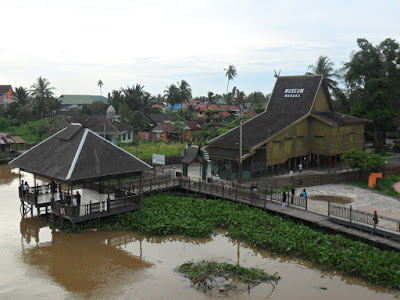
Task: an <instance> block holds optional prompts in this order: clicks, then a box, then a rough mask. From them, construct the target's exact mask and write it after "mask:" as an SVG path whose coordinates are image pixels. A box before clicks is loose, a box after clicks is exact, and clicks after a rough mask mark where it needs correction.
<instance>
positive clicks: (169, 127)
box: [157, 122, 176, 132]
mask: <svg viewBox="0 0 400 300" xmlns="http://www.w3.org/2000/svg"><path fill="white" fill-rule="evenodd" d="M157 125H158V126H160V127H161V129H162V130H164V131H166V132H175V131H176V130H175V128H174V123H172V122H159V123H157Z"/></svg>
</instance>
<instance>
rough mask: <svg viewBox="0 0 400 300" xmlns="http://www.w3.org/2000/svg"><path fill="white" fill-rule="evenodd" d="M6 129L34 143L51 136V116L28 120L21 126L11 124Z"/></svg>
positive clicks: (29, 142)
mask: <svg viewBox="0 0 400 300" xmlns="http://www.w3.org/2000/svg"><path fill="white" fill-rule="evenodd" d="M4 131H5V132H8V133H9V134H11V135H18V136H20V137H22V138H23V139H24V140H25V141H26V142H27V143H28V144H30V145H33V144H36V143H38V142H40V141H42V140H43V139H45V138H47V137H48V136H50V128H49V118H44V119H42V120H38V121H30V122H26V123H25V124H22V125H19V126H9V127H7V128H5V129H4Z"/></svg>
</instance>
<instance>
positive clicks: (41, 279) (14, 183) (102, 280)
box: [0, 166, 400, 300]
mask: <svg viewBox="0 0 400 300" xmlns="http://www.w3.org/2000/svg"><path fill="white" fill-rule="evenodd" d="M23 179H24V180H28V181H29V182H31V183H32V182H33V179H32V177H31V176H29V175H28V174H25V175H24V177H23ZM18 181H19V179H18V170H12V169H11V168H10V166H0V195H1V200H0V213H1V214H0V216H1V217H0V241H1V244H0V253H1V255H0V266H1V272H0V299H47V298H49V299H50V298H51V299H111V298H115V299H191V300H194V299H210V298H211V299H221V297H222V298H229V299H326V300H328V299H333V300H337V299H363V300H368V299H378V298H379V299H400V293H399V292H397V291H391V290H387V289H384V288H382V287H378V286H374V285H370V284H367V283H365V282H363V281H362V280H359V279H357V278H351V277H347V276H342V275H340V274H336V273H334V272H324V271H321V270H319V269H317V268H314V267H313V266H312V264H311V263H309V262H306V261H302V260H299V259H291V258H287V257H282V256H276V255H273V254H272V253H270V252H268V251H264V250H263V251H260V250H258V249H255V248H253V247H251V246H249V245H248V244H246V243H243V242H238V241H236V240H232V239H230V238H228V237H227V236H226V235H225V232H224V231H220V232H217V233H216V234H215V235H214V236H213V237H211V238H208V239H194V238H185V237H181V236H167V237H144V236H142V235H140V234H138V233H135V232H86V233H83V234H66V233H63V232H60V231H57V230H52V229H50V228H49V227H48V226H47V223H45V222H43V221H41V220H39V219H38V218H36V217H35V216H34V217H33V218H31V216H30V214H28V216H27V217H25V218H22V217H21V214H20V202H19V198H18ZM202 259H217V260H220V261H224V260H231V261H235V262H239V263H240V264H241V265H242V266H245V267H259V268H263V269H264V270H265V271H266V272H267V273H270V274H272V273H275V272H277V273H279V275H280V276H281V277H282V279H281V280H280V281H279V283H278V284H277V285H276V288H275V289H274V290H273V288H272V285H270V284H268V283H264V284H260V285H258V286H256V287H253V288H251V289H250V290H248V289H247V288H244V287H241V286H239V289H238V290H237V291H236V292H234V293H232V294H230V295H228V296H227V295H224V294H223V293H222V294H218V292H215V293H212V292H208V293H207V294H206V293H204V292H202V291H198V290H196V289H194V288H193V287H192V286H191V285H190V282H189V280H188V279H186V278H185V277H182V276H181V275H179V274H178V273H176V272H175V271H174V269H175V268H176V267H177V266H179V265H180V264H182V263H183V262H186V261H190V260H194V261H198V260H202Z"/></svg>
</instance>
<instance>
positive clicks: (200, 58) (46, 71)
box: [0, 0, 400, 96]
mask: <svg viewBox="0 0 400 300" xmlns="http://www.w3.org/2000/svg"><path fill="white" fill-rule="evenodd" d="M0 11H2V13H1V25H0V31H1V33H2V42H1V43H0V84H12V85H13V87H17V86H24V87H30V86H31V85H32V83H33V82H34V81H35V79H36V78H37V77H38V76H43V77H45V78H47V79H48V80H49V81H50V82H51V84H52V85H53V86H54V87H55V88H56V94H57V95H61V94H99V93H100V92H99V89H98V87H97V82H98V80H99V79H101V80H102V81H103V82H104V86H103V94H106V93H107V92H110V91H112V90H113V89H119V88H120V87H126V86H127V85H129V86H131V85H133V84H136V83H140V84H142V85H144V86H145V90H146V91H148V92H150V93H152V94H158V93H161V94H162V93H163V92H164V90H165V88H166V86H167V85H170V84H171V83H175V82H177V81H179V80H181V79H185V80H187V81H188V82H189V84H190V85H191V86H192V90H193V95H194V96H202V95H206V93H207V92H208V91H213V92H214V93H223V92H225V91H226V83H227V81H226V77H225V73H224V68H227V67H228V65H229V64H233V65H235V66H236V69H237V73H238V76H237V77H236V78H235V79H234V81H233V82H232V83H231V84H230V85H231V86H232V87H233V86H237V88H239V89H240V90H244V91H245V92H246V93H250V92H252V91H255V90H257V91H262V92H264V93H269V92H271V90H272V88H273V84H274V82H275V79H274V77H273V74H274V70H277V71H278V70H281V75H296V74H304V72H306V71H307V67H308V66H309V65H310V64H312V63H314V62H315V61H316V59H317V58H318V56H319V55H326V56H328V57H330V58H331V59H332V61H334V62H335V65H336V66H337V67H340V66H342V63H343V62H345V61H348V60H349V56H350V54H351V52H352V51H353V50H357V44H356V40H357V38H359V37H363V38H366V39H368V40H369V41H370V42H372V43H373V44H378V43H380V42H381V41H382V40H384V39H385V38H387V37H391V38H394V39H396V40H397V41H398V42H400V26H399V25H400V21H399V17H398V14H399V11H400V1H398V0H392V1H391V0H383V1H376V0H374V1H369V0H362V1H359V0H350V1H349V0H346V1H342V0H335V1H329V2H328V1H320V0H319V1H307V0H303V1H294V0H281V1H276V0H275V1H269V0H268V1H267V0H264V1H262V0H260V1H255V0H254V1H252V0H247V1H244V0H243V1H241V0H229V1H225V0H197V1H192V0H186V1H178V0H176V1H174V0H171V1H170V0H164V1H161V0H137V1H135V0H112V1H111V0H110V1H101V0H96V1H92V0H35V1H32V0H13V1H11V0H0Z"/></svg>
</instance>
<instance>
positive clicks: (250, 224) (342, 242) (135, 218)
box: [78, 195, 400, 289]
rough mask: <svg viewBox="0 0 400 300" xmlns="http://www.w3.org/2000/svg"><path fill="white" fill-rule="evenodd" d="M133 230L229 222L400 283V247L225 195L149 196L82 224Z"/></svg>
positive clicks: (293, 251) (246, 236)
mask: <svg viewBox="0 0 400 300" xmlns="http://www.w3.org/2000/svg"><path fill="white" fill-rule="evenodd" d="M93 227H97V228H100V229H101V230H132V231H138V232H140V233H141V234H144V235H171V234H179V235H185V236H193V237H209V236H210V235H211V234H212V233H213V231H214V230H215V229H217V228H226V229H228V230H229V235H230V236H231V237H232V238H234V239H238V240H243V241H246V242H248V243H249V244H251V245H253V246H255V247H258V248H261V249H269V250H271V251H274V252H276V253H280V254H283V255H288V256H293V257H300V258H303V259H306V260H309V261H312V262H313V263H315V264H316V265H319V266H320V267H321V268H322V269H326V270H338V271H340V272H342V273H343V274H347V275H351V276H359V277H361V278H363V279H364V280H367V281H369V282H371V283H374V284H380V285H384V286H388V287H390V288H397V289H400V271H399V270H400V253H398V252H395V251H391V250H381V249H379V248H376V247H373V246H370V245H367V244H365V243H363V242H360V241H355V240H352V239H350V238H347V237H344V236H342V235H339V234H328V233H325V232H323V231H321V230H319V229H312V228H310V227H308V226H306V225H303V224H300V223H297V222H294V221H292V220H288V219H285V218H282V217H279V216H274V215H270V214H268V213H266V212H264V211H261V210H260V209H258V208H253V207H249V206H247V205H244V204H240V203H234V202H229V201H224V200H211V199H194V198H179V197H176V196H170V195H153V196H151V197H146V198H145V201H144V204H143V208H142V209H141V210H138V211H135V212H130V213H126V214H122V215H119V216H115V217H111V218H108V219H104V220H103V221H102V222H98V221H90V222H85V223H82V224H81V225H79V226H78V230H83V229H85V228H93Z"/></svg>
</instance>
